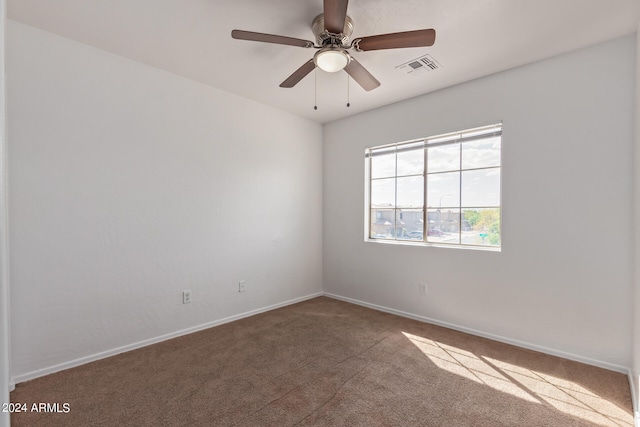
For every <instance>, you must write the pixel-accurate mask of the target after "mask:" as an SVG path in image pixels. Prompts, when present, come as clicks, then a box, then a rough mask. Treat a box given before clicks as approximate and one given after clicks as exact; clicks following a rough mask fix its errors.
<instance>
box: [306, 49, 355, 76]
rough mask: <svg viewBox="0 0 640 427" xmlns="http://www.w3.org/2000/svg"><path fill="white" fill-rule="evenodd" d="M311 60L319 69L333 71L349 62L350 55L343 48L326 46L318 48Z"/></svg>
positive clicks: (338, 69)
mask: <svg viewBox="0 0 640 427" xmlns="http://www.w3.org/2000/svg"><path fill="white" fill-rule="evenodd" d="M313 60H314V62H315V63H316V65H317V66H318V67H319V68H320V69H321V70H323V71H326V72H328V73H335V72H337V71H340V70H342V69H344V67H346V66H347V64H349V61H351V56H350V55H349V54H348V53H347V52H346V51H345V50H344V49H340V48H335V47H327V48H324V49H320V50H319V51H318V52H317V53H316V54H315V56H314V57H313Z"/></svg>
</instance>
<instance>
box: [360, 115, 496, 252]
mask: <svg viewBox="0 0 640 427" xmlns="http://www.w3.org/2000/svg"><path fill="white" fill-rule="evenodd" d="M493 137H499V138H500V153H499V157H498V164H497V165H490V166H480V167H477V166H476V167H469V168H464V167H463V148H464V144H465V143H468V142H472V141H479V140H487V139H489V138H493ZM447 145H457V147H458V148H459V153H458V158H457V161H458V165H457V168H456V169H452V170H446V171H444V170H443V171H438V170H436V171H434V172H429V168H428V161H429V149H430V148H436V147H440V146H447ZM412 150H422V154H423V162H424V163H423V170H422V173H421V174H411V176H422V187H423V195H422V197H423V199H422V207H421V208H420V207H418V208H416V207H399V206H398V178H399V177H400V178H402V177H404V176H405V175H399V174H398V158H397V155H398V153H402V152H406V151H412ZM391 152H393V153H394V156H395V158H394V173H393V175H392V176H382V177H376V178H374V177H373V176H372V173H374V170H373V167H372V163H373V157H376V156H380V155H384V154H385V153H386V154H390V153H391ZM503 152H504V138H503V123H502V122H501V121H500V122H494V123H492V124H489V125H484V126H477V127H473V128H468V129H464V130H460V131H455V132H449V133H445V134H439V135H433V136H429V137H425V138H417V139H413V140H408V141H402V142H397V143H391V144H384V145H377V146H372V147H367V148H366V149H365V158H364V160H365V215H364V218H365V227H364V228H365V229H364V234H365V236H364V240H365V241H366V242H375V243H385V244H401V245H410V246H427V247H447V248H461V249H479V250H485V251H497V252H500V251H501V250H502V245H503V235H502V223H503V221H502V219H503V216H502V210H503V209H502V207H503V206H502V183H503V179H502V167H503ZM492 169H493V170H497V171H498V173H499V178H498V179H499V184H498V189H499V194H498V205H497V206H495V205H494V206H463V204H462V201H463V197H464V196H463V188H462V187H463V176H464V172H473V171H482V170H492ZM447 172H457V173H458V178H457V179H458V194H457V195H458V198H457V206H446V207H445V209H448V210H449V212H451V211H452V210H457V219H458V225H457V227H458V230H457V231H456V233H457V234H458V236H457V242H446V241H442V242H441V241H429V232H430V231H431V230H429V213H430V212H431V211H432V210H434V207H433V203H430V202H429V199H428V198H427V195H428V191H429V186H428V177H429V176H433V175H437V174H442V173H447ZM391 178H393V180H394V189H393V194H394V200H393V205H390V206H389V208H388V209H389V210H390V211H392V212H393V213H392V217H393V233H392V236H391V237H374V231H373V224H372V219H373V218H372V216H373V215H375V216H376V218H380V217H381V213H382V212H381V210H380V209H385V208H384V207H382V208H380V207H378V208H374V207H373V205H372V191H373V189H372V186H373V182H374V181H375V180H381V179H391ZM441 209H443V207H442V197H441V198H440V203H439V206H438V208H437V210H438V212H439V213H440V215H442V211H441ZM483 209H497V215H498V235H499V242H498V244H497V245H491V244H484V243H482V244H476V243H463V231H464V230H463V222H464V221H466V219H465V211H469V210H477V211H478V210H483ZM374 211H375V214H374ZM406 211H420V212H421V213H422V240H416V239H415V238H409V237H408V236H404V235H402V236H401V237H400V238H399V237H398V221H399V219H398V216H400V218H401V219H402V216H403V215H404V212H406ZM398 212H400V215H399V214H398ZM403 224H404V223H403ZM439 231H440V232H442V228H441V229H440V230H439ZM413 232H416V233H417V231H415V230H414V231H412V232H409V233H413ZM480 236H481V237H482V239H483V240H484V237H486V235H485V236H482V235H481V234H480Z"/></svg>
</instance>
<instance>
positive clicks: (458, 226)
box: [365, 123, 502, 248]
mask: <svg viewBox="0 0 640 427" xmlns="http://www.w3.org/2000/svg"><path fill="white" fill-rule="evenodd" d="M501 153H502V124H501V123H500V124H495V125H490V126H484V127H480V128H474V129H467V130H464V131H460V132H454V133H449V134H446V135H438V136H433V137H429V138H425V139H420V140H415V141H408V142H401V143H397V144H391V145H384V146H379V147H373V148H368V149H367V150H366V151H365V161H366V162H367V165H368V167H367V168H366V170H367V178H366V179H367V183H368V185H367V188H368V194H367V198H366V200H367V213H366V217H367V221H366V223H367V224H368V230H367V231H368V232H367V236H368V239H369V240H381V241H403V242H414V243H422V244H427V245H433V244H438V245H457V246H475V247H484V248H500V244H501V232H500V214H501V209H500V200H501V194H500V171H501V169H500V168H501V157H502V156H501Z"/></svg>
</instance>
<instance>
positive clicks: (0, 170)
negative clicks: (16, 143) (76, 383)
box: [0, 0, 11, 427]
mask: <svg viewBox="0 0 640 427" xmlns="http://www.w3.org/2000/svg"><path fill="white" fill-rule="evenodd" d="M6 6H7V5H6V2H5V1H4V0H0V404H2V403H5V402H9V389H10V387H11V371H10V364H9V357H10V351H9V281H8V278H9V275H8V271H7V268H8V257H7V250H6V249H7V245H8V236H7V234H8V222H7V215H8V207H7V199H8V196H7V193H8V190H9V187H8V183H7V165H8V163H7V139H6V126H5V123H6V121H5V78H4V69H5V60H4V58H5V23H6ZM10 424H11V420H10V414H9V413H8V412H0V427H8V426H9V425H10Z"/></svg>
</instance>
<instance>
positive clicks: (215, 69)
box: [8, 0, 640, 123]
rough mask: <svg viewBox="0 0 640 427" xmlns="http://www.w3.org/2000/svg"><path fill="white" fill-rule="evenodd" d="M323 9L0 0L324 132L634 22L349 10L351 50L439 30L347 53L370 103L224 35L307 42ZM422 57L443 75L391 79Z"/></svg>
mask: <svg viewBox="0 0 640 427" xmlns="http://www.w3.org/2000/svg"><path fill="white" fill-rule="evenodd" d="M322 7H323V2H322V0H269V1H265V0H83V1H79V0H55V1H51V0H8V16H9V18H10V19H14V20H16V21H20V22H23V23H25V24H28V25H32V26H35V27H38V28H41V29H44V30H46V31H50V32H52V33H56V34H59V35H62V36H64V37H68V38H70V39H73V40H77V41H79V42H82V43H85V44H88V45H92V46H95V47H97V48H100V49H103V50H106V51H109V52H113V53H115V54H117V55H120V56H124V57H127V58H131V59H134V60H136V61H139V62H142V63H145V64H148V65H151V66H153V67H157V68H160V69H164V70H166V71H169V72H171V73H174V74H177V75H180V76H184V77H186V78H189V79H192V80H195V81H198V82H201V83H204V84H206V85H209V86H212V87H215V88H218V89H221V90H224V91H227V92H231V93H235V94H237V95H240V96H243V97H246V98H250V99H253V100H255V101H258V102H260V103H263V104H268V105H271V106H274V107H276V108H280V109H282V110H286V111H289V112H291V113H293V114H296V115H299V116H303V117H306V118H308V119H311V120H314V121H317V122H320V123H325V122H328V121H332V120H336V119H339V118H343V117H346V116H349V115H352V114H355V113H358V112H361V111H365V110H369V109H372V108H376V107H379V106H382V105H386V104H390V103H393V102H396V101H400V100H403V99H407V98H411V97H414V96H416V95H420V94H424V93H427V92H431V91H434V90H437V89H441V88H444V87H447V86H451V85H454V84H457V83H461V82H464V81H468V80H472V79H475V78H478V77H481V76H485V75H488V74H492V73H495V72H498V71H501V70H505V69H509V68H513V67H516V66H519V65H523V64H526V63H529V62H532V61H535V60H538V59H542V58H546V57H549V56H553V55H557V54H559V53H563V52H567V51H569V50H573V49H576V48H580V47H584V46H588V45H591V44H594V43H598V42H601V41H605V40H610V39H613V38H616V37H619V36H622V35H625V34H630V33H634V32H635V31H636V29H637V26H638V22H639V19H640V0H402V1H400V0H351V1H350V2H349V8H348V15H349V16H351V18H352V19H353V21H354V32H353V36H352V39H353V38H354V37H362V36H369V35H375V34H382V33H389V32H398V31H408V30H415V29H422V28H434V29H435V30H436V42H435V44H434V45H433V46H432V47H429V48H409V49H397V50H386V51H372V52H362V53H355V54H354V57H356V58H357V59H358V61H360V63H362V64H363V65H364V66H365V67H366V68H367V69H368V70H369V71H370V72H371V73H372V74H373V75H374V76H375V77H376V78H377V79H378V80H379V81H380V82H381V83H382V84H381V86H380V87H379V88H377V89H374V90H372V91H370V92H365V91H364V90H362V89H361V88H360V86H358V85H357V84H356V83H355V82H354V81H353V80H351V81H350V82H349V83H347V82H348V78H347V74H346V73H344V72H339V73H335V74H329V73H325V72H322V71H320V70H318V71H317V72H316V73H315V78H314V73H311V74H309V75H308V76H307V77H305V78H304V79H303V80H302V81H301V82H300V83H299V84H298V85H297V86H296V87H294V88H292V89H283V88H280V87H278V85H279V84H280V83H281V82H282V81H283V80H284V79H285V78H287V77H288V76H289V75H290V74H291V73H293V71H295V70H296V69H297V68H298V67H299V66H301V65H302V64H303V63H304V62H305V61H307V60H308V59H310V58H311V57H312V56H313V53H314V52H315V50H314V49H304V48H298V47H292V46H283V45H274V44H268V43H257V42H248V41H243V40H234V39H232V38H231V35H230V33H231V30H232V29H242V30H249V31H257V32H263V33H270V34H278V35H285V36H290V37H296V38H302V39H305V40H313V34H312V32H311V21H312V20H313V18H314V17H315V16H316V15H318V14H320V13H321V12H322ZM425 54H429V55H431V56H432V57H433V58H434V59H435V60H436V61H437V62H438V63H439V64H440V65H441V68H439V69H437V70H434V71H429V72H426V73H421V74H416V73H414V74H408V73H406V72H404V71H401V70H398V69H396V66H398V65H401V64H404V63H406V62H408V61H410V60H412V59H415V58H418V57H420V56H422V55H425ZM594 62H597V58H594ZM314 83H316V84H317V105H318V110H314V109H313V106H314V86H315V85H314ZM347 85H349V88H350V90H349V96H350V102H351V107H349V108H347V106H346V103H347Z"/></svg>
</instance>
